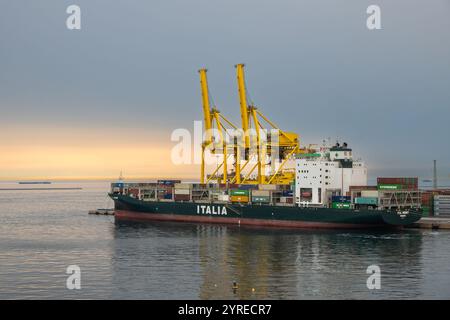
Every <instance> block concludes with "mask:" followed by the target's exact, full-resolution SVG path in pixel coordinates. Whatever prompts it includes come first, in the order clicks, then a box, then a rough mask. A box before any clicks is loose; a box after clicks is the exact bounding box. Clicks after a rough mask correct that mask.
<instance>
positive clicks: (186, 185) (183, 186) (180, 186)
mask: <svg viewBox="0 0 450 320" xmlns="http://www.w3.org/2000/svg"><path fill="white" fill-rule="evenodd" d="M174 186H175V188H176V189H192V183H175V185H174Z"/></svg>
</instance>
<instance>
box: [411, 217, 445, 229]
mask: <svg viewBox="0 0 450 320" xmlns="http://www.w3.org/2000/svg"><path fill="white" fill-rule="evenodd" d="M405 228H415V229H447V230H450V216H449V217H445V218H444V217H424V218H422V219H420V220H419V221H417V222H415V223H413V224H411V225H409V226H405Z"/></svg>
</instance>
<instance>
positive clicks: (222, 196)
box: [217, 194, 230, 201]
mask: <svg viewBox="0 0 450 320" xmlns="http://www.w3.org/2000/svg"><path fill="white" fill-rule="evenodd" d="M217 200H219V201H229V200H230V196H229V195H227V194H221V195H219V196H218V198H217Z"/></svg>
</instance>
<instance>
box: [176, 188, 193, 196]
mask: <svg viewBox="0 0 450 320" xmlns="http://www.w3.org/2000/svg"><path fill="white" fill-rule="evenodd" d="M173 190H174V192H175V194H187V195H189V194H191V190H189V189H177V188H175V189H173Z"/></svg>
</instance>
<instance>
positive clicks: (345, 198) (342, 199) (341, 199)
mask: <svg viewBox="0 0 450 320" xmlns="http://www.w3.org/2000/svg"><path fill="white" fill-rule="evenodd" d="M350 200H351V197H350V196H333V197H331V201H332V202H350Z"/></svg>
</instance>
